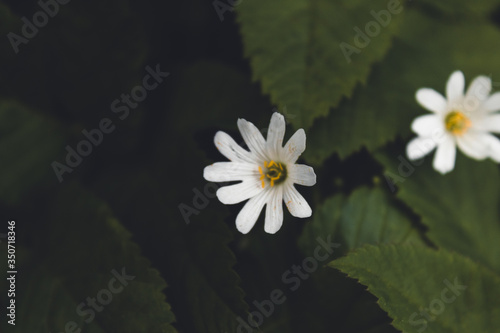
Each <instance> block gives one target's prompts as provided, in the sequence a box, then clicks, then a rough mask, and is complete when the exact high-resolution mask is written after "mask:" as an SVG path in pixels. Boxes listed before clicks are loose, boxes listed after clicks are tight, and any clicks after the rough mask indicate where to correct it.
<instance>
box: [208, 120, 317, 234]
mask: <svg viewBox="0 0 500 333" xmlns="http://www.w3.org/2000/svg"><path fill="white" fill-rule="evenodd" d="M238 128H239V130H240V132H241V135H242V136H243V139H244V140H245V143H246V144H247V146H248V148H249V149H250V151H247V150H245V149H243V148H242V147H240V146H239V145H238V144H236V142H235V141H234V140H233V139H232V138H231V137H230V136H229V135H228V134H226V133H224V132H220V131H219V132H217V134H215V138H214V142H215V145H216V147H217V149H219V151H220V152H221V153H222V155H224V156H226V157H227V158H228V159H229V160H230V161H231V162H218V163H214V164H212V165H209V166H207V167H206V168H205V170H204V171H203V177H205V179H206V180H208V181H214V182H229V181H241V182H240V183H238V184H234V185H229V186H224V187H221V188H219V189H218V190H217V197H218V198H219V200H220V201H221V202H222V203H223V204H226V205H231V204H237V203H239V202H242V201H244V200H247V199H250V200H248V202H247V203H246V204H245V206H244V207H243V209H242V210H241V211H240V212H239V214H238V216H237V217H236V228H238V230H239V231H240V232H241V233H244V234H246V233H248V232H249V231H250V230H251V229H252V228H253V226H254V225H255V222H257V218H258V217H259V215H260V212H261V211H262V208H263V207H264V205H266V218H265V225H264V230H265V231H266V232H267V233H270V234H274V233H276V232H277V231H278V230H279V229H280V228H281V225H282V223H283V205H282V201H283V200H284V201H285V204H286V206H287V207H288V210H289V211H290V213H291V214H292V215H293V216H295V217H309V216H311V214H312V211H311V207H309V205H308V204H307V202H306V200H305V199H304V198H303V197H302V195H300V193H299V192H298V191H297V190H296V189H295V187H294V185H293V184H299V185H305V186H312V185H314V184H316V174H315V173H314V170H313V168H311V167H309V166H307V165H303V164H295V162H296V161H297V159H298V158H299V156H300V154H302V152H303V151H304V150H305V148H306V134H305V132H304V130H303V129H299V130H298V131H297V132H295V134H294V135H293V136H292V137H291V138H290V140H289V141H288V142H287V144H286V145H285V147H283V136H284V135H285V118H284V117H283V116H282V115H281V114H279V113H276V112H275V113H274V114H273V116H272V118H271V123H270V124H269V129H268V131H267V141H266V140H265V139H264V137H263V136H262V134H261V133H260V131H259V130H258V129H257V128H256V127H255V126H254V125H253V124H252V123H250V122H248V121H246V120H245V119H238Z"/></svg>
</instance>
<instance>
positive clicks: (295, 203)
mask: <svg viewBox="0 0 500 333" xmlns="http://www.w3.org/2000/svg"><path fill="white" fill-rule="evenodd" d="M284 191H285V192H284V201H285V205H286V207H287V208H288V210H289V211H290V214H292V215H293V216H295V217H309V216H311V215H312V210H311V207H309V204H308V203H307V201H306V199H304V197H303V196H302V195H301V194H300V193H299V192H298V191H297V189H296V188H295V187H294V186H293V185H291V184H289V185H286V187H285V189H284Z"/></svg>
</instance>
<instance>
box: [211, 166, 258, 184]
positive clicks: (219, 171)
mask: <svg viewBox="0 0 500 333" xmlns="http://www.w3.org/2000/svg"><path fill="white" fill-rule="evenodd" d="M258 175H259V169H258V167H257V166H256V165H255V164H250V163H243V162H217V163H214V164H212V165H209V166H207V167H205V169H204V170H203V177H204V178H205V179H206V180H208V181H211V182H232V181H235V180H246V179H254V178H255V177H258Z"/></svg>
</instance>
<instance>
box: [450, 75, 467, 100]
mask: <svg viewBox="0 0 500 333" xmlns="http://www.w3.org/2000/svg"><path fill="white" fill-rule="evenodd" d="M464 87H465V78H464V74H463V73H462V72H461V71H455V72H453V73H452V74H451V75H450V78H449V79H448V82H447V83H446V97H447V98H448V101H449V102H452V101H454V100H457V99H459V98H461V97H463V95H464Z"/></svg>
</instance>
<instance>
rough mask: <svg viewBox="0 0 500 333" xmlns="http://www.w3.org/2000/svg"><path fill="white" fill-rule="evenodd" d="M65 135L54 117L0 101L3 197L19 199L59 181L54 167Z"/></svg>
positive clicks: (0, 188) (9, 200) (0, 194)
mask: <svg viewBox="0 0 500 333" xmlns="http://www.w3.org/2000/svg"><path fill="white" fill-rule="evenodd" d="M64 144H65V135H64V131H63V129H62V127H61V126H60V125H59V124H58V123H57V122H55V121H54V120H52V119H50V118H48V117H46V116H43V115H41V114H39V113H37V112H34V111H33V110H31V109H29V108H27V107H26V106H24V105H22V104H20V103H17V102H14V101H0V161H2V163H1V164H0V174H2V175H3V176H2V177H1V180H0V199H1V200H3V201H5V202H7V203H10V204H12V203H17V202H19V200H20V199H21V198H22V197H23V195H25V194H26V193H27V192H29V191H31V190H33V189H35V188H38V187H44V186H48V185H54V184H57V183H58V180H57V177H56V175H55V174H54V170H53V168H52V165H51V164H52V162H54V161H55V160H56V159H57V158H58V157H59V155H60V153H61V152H62V151H64V148H63V147H64Z"/></svg>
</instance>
